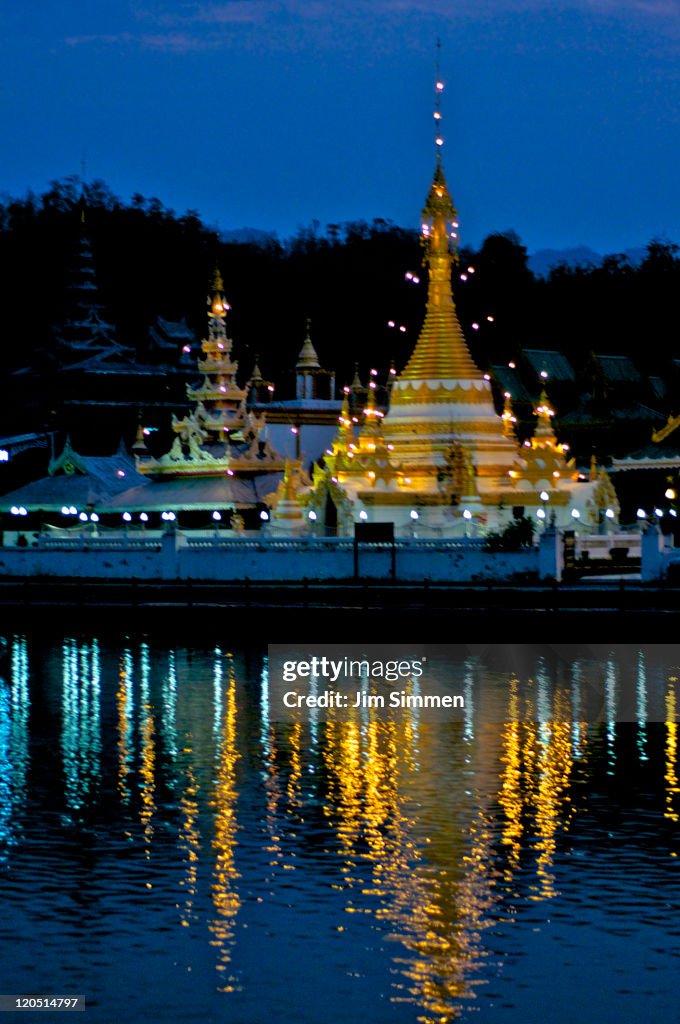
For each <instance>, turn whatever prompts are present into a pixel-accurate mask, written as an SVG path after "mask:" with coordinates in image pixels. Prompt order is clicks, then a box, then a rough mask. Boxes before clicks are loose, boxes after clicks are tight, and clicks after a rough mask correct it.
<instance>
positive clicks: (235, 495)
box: [100, 473, 282, 512]
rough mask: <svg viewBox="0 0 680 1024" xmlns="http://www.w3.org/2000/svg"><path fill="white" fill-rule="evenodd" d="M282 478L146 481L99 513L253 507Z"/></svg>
mask: <svg viewBox="0 0 680 1024" xmlns="http://www.w3.org/2000/svg"><path fill="white" fill-rule="evenodd" d="M281 477H282V474H281V473H261V474H259V475H255V476H252V477H250V478H243V477H238V476H233V477H228V476H225V475H224V474H221V475H219V476H202V477H182V478H177V477H176V478H174V479H172V480H151V479H145V480H143V482H142V483H141V484H140V485H139V486H137V487H132V488H130V489H129V490H126V491H123V492H122V493H121V494H117V495H116V496H115V497H112V498H111V499H110V500H108V501H106V502H105V504H104V505H103V506H102V507H101V508H100V511H104V512H106V511H111V512H113V511H120V512H124V511H134V510H136V509H139V510H140V511H147V512H152V511H155V510H160V511H162V510H175V511H177V510H180V511H181V510H182V509H185V510H190V509H194V510H198V511H200V510H211V509H216V508H225V507H226V506H229V505H237V506H240V507H243V506H248V505H250V506H253V505H258V504H260V503H262V502H263V500H264V498H265V496H266V495H268V494H271V493H272V492H273V491H275V490H276V488H277V487H278V484H279V481H280V480H281ZM138 479H140V478H139V477H138Z"/></svg>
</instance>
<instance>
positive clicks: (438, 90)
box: [436, 82, 444, 92]
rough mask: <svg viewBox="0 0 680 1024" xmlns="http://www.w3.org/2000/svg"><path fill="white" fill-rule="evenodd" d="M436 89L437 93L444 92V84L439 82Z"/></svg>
mask: <svg viewBox="0 0 680 1024" xmlns="http://www.w3.org/2000/svg"><path fill="white" fill-rule="evenodd" d="M436 89H437V92H444V83H443V82H437V85H436Z"/></svg>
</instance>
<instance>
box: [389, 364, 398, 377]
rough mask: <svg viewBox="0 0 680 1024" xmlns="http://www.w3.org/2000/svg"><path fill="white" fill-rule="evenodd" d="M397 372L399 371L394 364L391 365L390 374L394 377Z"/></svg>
mask: <svg viewBox="0 0 680 1024" xmlns="http://www.w3.org/2000/svg"><path fill="white" fill-rule="evenodd" d="M396 373H397V371H396V370H395V368H394V367H393V366H391V367H390V376H392V377H394V376H396Z"/></svg>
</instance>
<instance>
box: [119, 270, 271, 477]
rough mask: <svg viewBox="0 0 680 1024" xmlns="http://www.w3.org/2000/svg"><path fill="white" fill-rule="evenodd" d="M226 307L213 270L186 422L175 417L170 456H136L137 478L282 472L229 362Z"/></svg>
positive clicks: (261, 420) (218, 277)
mask: <svg viewBox="0 0 680 1024" xmlns="http://www.w3.org/2000/svg"><path fill="white" fill-rule="evenodd" d="M229 308H230V307H229V303H228V302H227V300H226V298H225V294H224V285H223V283H222V276H221V274H220V272H219V270H216V271H215V275H214V278H213V284H212V290H211V294H210V296H209V297H208V337H207V338H204V339H203V341H202V342H201V350H202V357H200V358H199V360H198V370H199V373H200V374H201V381H200V383H199V384H198V385H196V386H195V387H191V386H189V387H187V397H188V398H189V399H190V400H191V401H193V402H194V403H195V404H194V407H193V409H192V410H191V412H189V413H187V415H186V416H184V417H181V418H178V417H176V416H173V418H172V429H173V431H174V433H175V434H176V435H177V436H176V438H175V441H174V443H173V445H172V447H171V449H170V451H169V452H167V453H166V454H165V455H163V456H161V457H160V458H153V457H152V456H151V455H149V454H148V453H146V454H144V453H142V452H141V451H138V458H137V466H138V470H139V472H140V473H141V474H143V475H145V476H152V477H163V478H167V477H177V476H182V477H187V476H214V475H217V474H226V476H228V477H234V476H243V475H250V474H259V473H272V472H281V473H283V472H284V470H285V459H284V457H283V456H282V455H279V453H278V452H276V451H274V449H273V448H272V447H271V445H270V443H269V440H268V437H267V427H266V422H265V416H264V415H263V414H260V415H257V414H256V413H254V412H253V411H252V410H251V409H249V408H248V406H247V396H248V390H249V389H248V388H247V387H246V388H241V387H239V385H238V383H237V381H236V373H237V371H238V363H237V362H236V361H235V360H234V359H232V344H233V343H232V340H231V338H229V337H228V336H227V329H226V320H227V313H228V311H229Z"/></svg>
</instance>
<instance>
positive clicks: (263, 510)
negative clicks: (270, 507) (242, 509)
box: [260, 509, 269, 523]
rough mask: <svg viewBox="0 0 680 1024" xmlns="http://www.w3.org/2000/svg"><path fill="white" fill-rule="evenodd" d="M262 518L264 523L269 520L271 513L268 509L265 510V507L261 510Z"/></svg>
mask: <svg viewBox="0 0 680 1024" xmlns="http://www.w3.org/2000/svg"><path fill="white" fill-rule="evenodd" d="M260 519H261V520H262V522H263V523H266V522H268V520H269V513H268V512H267V511H265V509H262V511H261V512H260Z"/></svg>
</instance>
